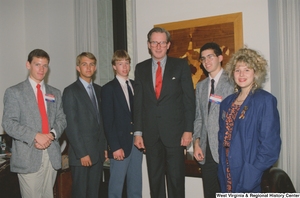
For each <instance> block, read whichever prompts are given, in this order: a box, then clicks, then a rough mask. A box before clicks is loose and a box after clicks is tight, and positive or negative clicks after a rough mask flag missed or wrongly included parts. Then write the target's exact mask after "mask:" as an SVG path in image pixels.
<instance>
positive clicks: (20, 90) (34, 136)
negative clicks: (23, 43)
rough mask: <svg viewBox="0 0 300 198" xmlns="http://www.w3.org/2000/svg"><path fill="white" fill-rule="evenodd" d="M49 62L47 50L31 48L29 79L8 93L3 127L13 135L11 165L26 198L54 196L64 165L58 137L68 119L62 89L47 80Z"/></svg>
mask: <svg viewBox="0 0 300 198" xmlns="http://www.w3.org/2000/svg"><path fill="white" fill-rule="evenodd" d="M49 62H50V57H49V55H48V54H47V52H45V51H44V50H41V49H35V50H33V51H31V52H30V53H29V55H28V60H27V63H26V67H27V69H28V70H29V77H28V79H26V80H25V81H24V82H21V83H19V84H17V85H15V86H12V87H10V88H8V89H7V90H6V91H5V95H4V111H3V119H2V127H3V129H4V130H5V132H6V133H7V134H8V135H10V136H11V137H12V138H13V145H12V157H11V161H10V162H11V163H10V166H11V171H12V172H16V173H18V178H19V183H20V191H21V194H22V197H25V198H26V197H28V198H35V197H53V185H54V183H55V178H56V170H57V169H60V168H61V154H60V145H59V143H58V138H59V137H60V136H61V134H62V133H63V130H64V129H65V127H66V119H65V114H64V113H63V108H62V101H61V93H60V91H59V90H58V89H55V88H54V87H51V86H49V85H47V84H46V83H45V82H44V77H45V75H46V73H47V71H48V65H49ZM40 105H42V107H41V106H40Z"/></svg>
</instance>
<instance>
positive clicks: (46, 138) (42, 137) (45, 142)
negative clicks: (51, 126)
mask: <svg viewBox="0 0 300 198" xmlns="http://www.w3.org/2000/svg"><path fill="white" fill-rule="evenodd" d="M53 140H54V138H53V136H52V135H51V134H50V133H49V134H43V133H37V134H36V136H35V138H34V141H35V145H34V146H35V147H36V148H37V149H41V150H43V149H46V148H48V147H49V146H50V144H51V142H52V141H53Z"/></svg>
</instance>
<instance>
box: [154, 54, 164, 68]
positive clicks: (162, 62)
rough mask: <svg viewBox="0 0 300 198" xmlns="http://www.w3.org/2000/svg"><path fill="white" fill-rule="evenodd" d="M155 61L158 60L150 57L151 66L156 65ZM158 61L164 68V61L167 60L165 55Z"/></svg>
mask: <svg viewBox="0 0 300 198" xmlns="http://www.w3.org/2000/svg"><path fill="white" fill-rule="evenodd" d="M157 62H158V61H157V60H156V59H154V58H153V57H152V66H155V67H156V66H157ZM159 62H160V66H161V67H162V68H164V67H165V65H166V62H167V55H166V56H165V57H163V58H162V59H161V60H160V61H159Z"/></svg>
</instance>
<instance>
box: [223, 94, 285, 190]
mask: <svg viewBox="0 0 300 198" xmlns="http://www.w3.org/2000/svg"><path fill="white" fill-rule="evenodd" d="M238 94H239V93H235V94H232V95H230V96H228V97H227V98H226V99H225V100H223V101H222V103H221V107H220V117H219V125H220V130H219V160H220V161H219V167H218V177H219V180H220V185H221V191H222V192H227V189H226V155H225V148H224V146H223V141H224V134H225V131H226V128H225V122H226V113H227V112H228V110H229V108H230V107H231V104H232V103H233V102H234V101H235V99H236V98H237V96H238ZM280 146H281V139H280V120H279V113H278V110H277V100H276V98H275V97H274V96H273V95H271V94H270V93H268V92H266V91H264V90H262V89H259V90H256V91H255V92H254V93H252V92H250V93H249V95H248V97H247V98H246V100H245V101H244V103H243V104H242V106H241V107H240V110H239V112H238V113H237V116H236V119H235V122H234V127H233V131H232V137H231V143H230V151H229V166H230V173H231V178H232V192H260V191H261V189H260V183H261V177H262V174H263V172H264V171H265V170H266V169H267V168H269V167H270V166H272V165H273V164H274V163H275V162H276V161H277V159H278V156H279V153H280Z"/></svg>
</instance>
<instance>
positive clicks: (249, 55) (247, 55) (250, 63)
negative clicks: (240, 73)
mask: <svg viewBox="0 0 300 198" xmlns="http://www.w3.org/2000/svg"><path fill="white" fill-rule="evenodd" d="M238 62H242V63H245V64H246V65H247V67H248V68H250V69H253V70H254V75H255V78H254V82H253V86H252V91H253V92H254V91H255V90H256V89H258V88H261V87H262V85H263V83H264V82H265V81H266V75H267V67H268V63H267V61H266V59H265V58H264V57H263V55H261V54H260V53H259V52H257V51H255V50H253V49H250V48H247V47H244V48H241V49H239V50H238V51H237V52H236V53H234V54H233V55H232V57H231V58H230V60H229V62H228V63H227V64H226V67H225V68H226V69H225V70H226V72H227V74H228V76H229V78H230V79H231V80H232V81H233V82H234V71H235V69H236V65H237V63H238ZM234 84H235V87H236V88H237V90H236V91H238V90H239V89H240V87H239V86H238V85H237V84H236V83H235V82H234Z"/></svg>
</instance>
